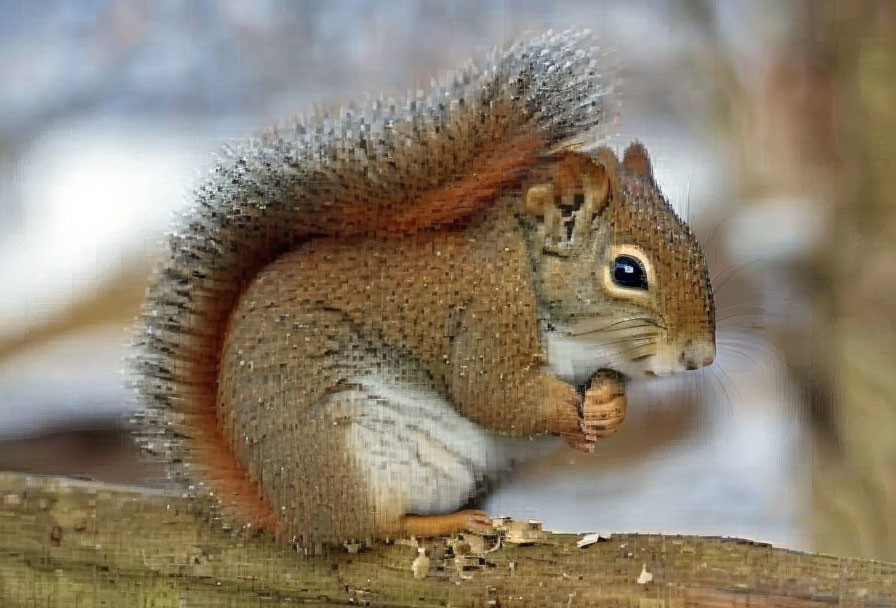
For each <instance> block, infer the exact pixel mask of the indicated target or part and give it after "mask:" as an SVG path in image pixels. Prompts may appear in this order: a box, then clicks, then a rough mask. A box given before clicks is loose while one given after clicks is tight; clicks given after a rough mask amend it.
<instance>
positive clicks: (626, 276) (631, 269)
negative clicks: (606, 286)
mask: <svg viewBox="0 0 896 608" xmlns="http://www.w3.org/2000/svg"><path fill="white" fill-rule="evenodd" d="M613 282H614V283H616V284H617V285H619V286H620V287H631V288H633V289H647V273H646V272H644V267H643V266H642V265H641V262H640V261H638V259H637V258H633V257H632V256H630V255H620V256H619V257H617V258H616V259H615V260H613Z"/></svg>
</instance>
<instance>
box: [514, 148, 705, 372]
mask: <svg viewBox="0 0 896 608" xmlns="http://www.w3.org/2000/svg"><path fill="white" fill-rule="evenodd" d="M549 167H550V168H549V177H548V179H546V180H545V181H539V182H537V183H533V184H530V185H529V187H528V188H527V189H526V190H525V192H524V197H523V200H524V212H523V217H524V218H526V224H527V226H528V228H529V229H528V230H527V234H528V238H529V245H530V252H531V255H532V261H533V265H534V267H535V274H536V281H537V282H538V283H539V285H538V294H539V298H540V306H541V309H542V311H543V313H542V315H543V319H542V321H543V324H544V329H545V333H546V339H547V342H548V349H549V351H553V352H549V358H551V359H556V358H557V357H560V358H566V359H567V367H569V368H572V370H573V371H572V372H569V371H567V373H566V374H565V375H567V376H572V377H574V379H575V380H576V381H578V382H581V381H584V380H585V379H586V377H587V376H588V375H589V374H591V373H593V372H594V371H595V370H596V369H600V368H610V369H615V370H616V371H619V372H621V373H624V374H640V373H647V374H655V375H666V374H671V373H674V372H678V371H684V370H692V369H697V368H699V367H702V366H705V365H709V364H710V363H712V361H713V359H714V358H715V350H716V349H715V307H714V304H713V297H712V287H711V285H710V282H709V273H708V271H707V268H706V260H705V259H704V256H703V252H702V251H701V249H700V245H699V244H698V243H697V240H696V238H695V237H694V234H693V233H692V232H691V230H690V228H688V226H687V224H685V223H684V222H683V221H682V220H681V219H680V218H679V217H678V216H677V215H676V214H675V212H674V211H673V210H672V208H671V207H670V206H669V203H668V202H667V201H666V199H665V198H664V197H663V195H662V193H661V192H660V190H659V188H658V187H657V185H656V182H655V180H654V178H653V173H652V169H651V164H650V159H649V158H648V155H647V151H646V150H645V148H644V146H643V145H641V144H640V143H633V144H631V145H630V146H629V147H628V149H627V150H626V151H625V154H624V156H623V159H622V162H620V161H619V160H618V158H617V157H616V156H615V154H613V152H612V151H611V150H610V149H608V148H600V149H598V150H597V151H596V152H595V153H594V154H583V153H578V152H568V151H567V152H561V153H560V154H559V157H558V158H557V159H555V160H552V161H551V162H550V164H549Z"/></svg>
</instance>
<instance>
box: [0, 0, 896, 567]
mask: <svg viewBox="0 0 896 608" xmlns="http://www.w3.org/2000/svg"><path fill="white" fill-rule="evenodd" d="M569 26H581V27H588V28H591V29H592V30H593V31H594V33H595V35H596V36H597V38H598V40H599V42H600V43H601V44H602V45H603V46H604V48H605V49H606V50H608V51H609V54H608V56H607V65H608V68H609V69H611V70H613V71H615V73H616V74H617V75H618V77H619V78H620V79H621V86H620V89H619V93H618V101H619V103H620V108H621V110H620V120H619V122H618V124H617V125H614V126H613V127H612V128H611V129H609V130H608V133H607V138H608V139H607V141H608V143H610V145H612V146H615V147H616V148H617V149H620V148H621V147H622V146H623V145H625V144H626V143H627V142H628V141H630V140H631V139H635V138H637V139H640V140H642V141H644V142H645V143H646V144H647V147H648V149H649V150H650V151H651V154H652V158H653V161H654V165H655V171H656V174H657V178H658V181H659V183H660V184H661V186H662V188H663V190H664V192H665V193H666V195H667V196H668V197H669V198H670V199H671V201H672V203H673V205H674V206H676V208H677V209H678V210H679V212H680V213H681V215H683V216H684V217H685V218H686V219H687V220H688V221H689V222H690V223H691V225H692V227H693V228H694V230H695V231H696V233H697V235H698V238H700V240H701V242H702V243H703V246H704V250H705V252H706V254H707V257H708V258H709V264H710V269H711V273H712V276H713V281H714V287H715V290H716V298H717V307H718V323H719V332H718V341H719V356H718V358H717V362H716V363H715V364H714V365H713V366H712V367H710V368H707V369H705V370H701V371H700V372H693V373H689V374H687V375H683V376H681V377H680V378H673V379H670V380H657V381H651V382H647V381H643V380H638V381H636V382H633V383H632V385H631V386H630V388H629V419H628V420H627V421H626V424H625V425H624V426H623V428H622V430H621V431H620V432H619V434H618V435H617V436H615V437H613V438H611V439H608V440H605V441H603V442H602V443H600V444H598V448H597V451H596V453H595V454H594V455H592V456H583V455H580V454H578V453H575V452H572V451H571V450H568V449H566V448H563V447H561V446H558V447H557V449H556V450H554V451H553V452H552V454H551V456H549V457H548V458H546V459H543V460H540V461H538V462H537V463H534V464H533V465H531V466H529V467H527V468H526V469H524V470H523V471H521V472H520V474H519V475H518V476H516V477H515V478H513V480H511V481H510V482H508V483H507V484H505V485H504V486H502V487H501V488H500V489H499V490H498V491H497V492H496V493H494V494H493V495H492V496H490V497H489V499H488V503H487V505H486V506H487V508H488V509H489V511H490V512H492V513H493V514H498V513H499V512H500V513H506V514H509V515H513V516H516V517H538V518H541V519H543V520H544V521H545V525H546V526H547V527H550V528H553V529H560V530H567V531H588V530H605V531H614V530H618V531H623V530H625V531H638V532H653V531H660V532H667V533H676V532H680V533H699V534H717V535H738V536H746V537H750V538H754V539H760V540H767V541H772V542H775V543H777V544H781V545H784V546H789V547H793V548H798V549H807V550H817V551H823V552H828V553H835V554H839V555H849V556H864V557H874V558H878V559H888V560H896V374H894V371H896V370H894V363H896V356H894V355H896V171H893V170H892V169H891V168H890V162H892V161H893V160H894V159H896V137H894V134H896V130H894V128H896V3H893V2H886V1H884V2H879V3H874V2H847V1H845V0H844V1H842V2H833V1H810V0H805V1H793V2H786V3H782V2H771V1H749V0H744V1H731V2H716V1H709V0H707V1H701V0H661V1H659V0H657V1H654V2H638V1H634V0H625V1H620V2H617V1H612V0H605V1H594V0H582V1H574V0H568V1H558V2H541V1H535V0H530V1H519V2H516V1H511V0H479V1H471V2H463V1H454V2H423V1H420V2H414V1H410V0H408V1H402V2H394V3H393V2H389V3H385V2H383V3H374V2H365V1H362V0H328V1H326V2H324V1H318V0H308V1H305V2H288V1H286V0H256V1H253V2H243V1H241V0H221V1H217V2H212V1H201V2H200V1H196V2H171V1H161V0H160V1H156V2H142V1H137V0H78V1H75V0H71V1H68V2H58V1H56V2H54V1H47V2H41V3H33V2H26V1H12V0H3V1H0V74H2V78H0V470H3V469H6V470H15V471H28V472H33V473H46V474H69V475H78V476H83V477H87V478H91V479H98V480H103V481H110V482H120V483H132V484H140V483H148V481H147V480H151V479H154V478H158V476H159V475H160V471H159V470H157V467H155V466H154V465H152V464H147V463H144V462H141V461H140V459H139V458H138V455H137V452H136V449H135V448H134V446H133V443H132V442H131V440H130V438H129V435H128V432H127V430H126V420H127V418H128V416H129V414H130V413H131V412H133V411H134V409H135V408H138V407H139V404H137V403H136V402H135V400H134V398H133V395H132V394H131V393H130V392H129V391H128V390H127V389H126V388H124V382H123V377H122V375H121V369H122V367H123V365H122V357H123V355H124V354H125V353H126V346H125V345H126V343H127V341H128V339H129V327H130V324H131V321H132V319H133V318H134V316H135V315H136V313H137V310H138V307H139V303H140V299H141V297H142V294H143V290H144V287H145V282H146V278H147V276H148V274H149V269H150V268H151V266H152V263H153V261H154V259H155V258H156V256H157V255H158V254H159V252H160V250H161V248H160V239H161V235H162V233H163V232H164V230H165V229H166V227H167V225H168V224H169V222H170V220H171V214H172V213H174V212H177V210H179V209H182V208H184V207H186V206H187V205H188V204H189V198H188V196H187V194H188V193H189V189H190V187H191V185H192V184H194V183H195V182H196V180H198V179H200V178H201V175H202V173H203V172H204V171H205V170H207V169H208V168H209V167H210V166H211V164H212V162H213V153H214V152H215V151H216V150H217V149H219V148H220V146H221V145H222V144H225V143H227V142H233V141H238V140H239V139H240V138H242V137H244V136H246V135H248V134H251V133H253V132H254V131H256V130H258V129H260V128H262V127H264V126H267V125H271V124H276V123H278V122H284V121H286V120H287V119H289V118H290V117H291V116H293V115H295V114H299V113H302V112H304V111H306V110H308V109H309V108H311V107H313V106H314V105H315V104H317V105H332V104H334V103H338V101H339V100H347V99H352V98H355V97H358V96H359V95H360V94H363V93H365V92H368V93H374V94H376V93H379V92H381V91H386V92H392V93H398V94H400V93H402V92H403V91H404V90H406V89H408V88H412V87H415V86H419V85H424V86H425V85H428V83H429V79H430V77H431V76H433V75H435V74H437V73H438V72H439V71H441V70H445V69H450V68H452V67H455V66H456V65H457V64H458V63H460V62H463V61H465V60H467V59H468V58H470V57H474V58H479V59H481V58H483V57H484V56H485V55H486V54H487V53H488V52H489V51H490V50H491V49H492V48H494V47H495V46H500V45H504V44H507V43H508V42H510V41H512V40H513V39H515V38H517V37H518V36H520V35H522V34H523V33H524V32H526V31H542V30H545V29H548V28H553V29H562V28H566V27H569Z"/></svg>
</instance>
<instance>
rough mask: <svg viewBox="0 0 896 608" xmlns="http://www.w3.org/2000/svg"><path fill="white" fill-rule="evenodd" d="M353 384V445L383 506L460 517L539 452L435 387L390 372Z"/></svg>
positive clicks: (350, 440)
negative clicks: (464, 410)
mask: <svg viewBox="0 0 896 608" xmlns="http://www.w3.org/2000/svg"><path fill="white" fill-rule="evenodd" d="M351 382H352V383H353V384H357V385H360V388H359V389H358V390H356V391H352V392H353V393H355V394H354V395H353V396H352V401H353V402H355V403H356V404H357V405H358V406H359V407H352V408H351V409H352V414H351V416H350V419H351V422H352V423H351V424H350V425H349V428H348V430H347V446H348V448H349V450H350V453H352V454H353V455H354V458H355V462H356V464H357V466H358V468H359V470H360V472H361V474H362V475H366V477H367V482H368V484H369V485H368V487H369V488H370V490H371V492H372V493H373V494H374V503H375V504H377V505H383V506H384V507H387V508H392V509H395V508H398V509H403V512H405V513H417V514H421V515H427V514H436V513H450V512H453V511H456V510H458V509H459V508H461V507H463V506H464V505H466V504H467V503H468V502H469V501H470V500H471V499H472V498H474V497H475V496H476V495H477V494H478V493H479V491H480V490H481V489H482V486H483V483H484V482H485V481H486V480H488V479H497V478H498V477H499V476H500V475H501V474H502V473H503V472H505V471H506V470H508V469H509V467H510V465H511V464H512V462H513V461H515V460H519V458H520V457H521V456H523V455H525V454H527V453H529V452H532V451H533V450H532V447H533V445H532V442H531V441H530V440H528V439H515V438H509V437H503V436H500V435H498V434H496V433H493V432H491V431H488V430H486V429H484V428H482V427H481V426H479V425H478V424H476V423H475V422H472V421H471V420H468V419H467V418H465V417H464V416H462V415H461V414H459V413H458V412H457V411H456V409H455V408H454V406H453V405H452V404H451V403H450V402H449V401H448V400H447V399H445V397H444V396H442V395H441V394H440V393H439V392H438V391H436V390H434V389H431V388H429V387H426V386H423V387H421V386H417V385H414V384H412V383H410V382H407V381H404V382H402V381H401V379H400V378H396V377H395V376H394V375H392V374H388V373H387V374H383V375H365V376H360V377H356V378H352V379H351ZM343 396H345V394H344V393H343Z"/></svg>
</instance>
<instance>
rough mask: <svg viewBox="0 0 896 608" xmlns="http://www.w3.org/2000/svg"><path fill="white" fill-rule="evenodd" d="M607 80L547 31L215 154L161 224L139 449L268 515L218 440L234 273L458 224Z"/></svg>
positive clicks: (516, 173) (574, 39) (597, 103)
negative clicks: (293, 253) (345, 239)
mask: <svg viewBox="0 0 896 608" xmlns="http://www.w3.org/2000/svg"><path fill="white" fill-rule="evenodd" d="M613 86H614V83H613V81H612V80H611V79H608V78H607V77H606V75H605V74H604V73H603V72H602V71H601V67H600V58H599V57H598V56H597V51H596V50H595V49H594V48H593V43H592V40H591V37H590V35H589V34H588V33H587V32H566V33H563V34H559V35H553V34H550V33H549V34H547V35H544V36H541V37H537V38H534V39H530V40H526V41H525V42H521V43H517V44H516V45H514V46H512V47H511V48H510V49H508V50H507V51H504V52H500V53H496V54H495V55H494V57H493V58H492V60H491V61H490V62H488V63H487V64H486V66H485V67H483V68H481V69H477V68H475V67H468V68H466V69H464V70H462V71H460V72H458V73H457V74H455V75H452V76H451V77H450V78H449V79H445V81H444V82H442V83H440V84H435V85H433V86H432V88H431V89H429V90H428V91H426V92H425V93H418V94H417V95H415V96H410V97H408V98H406V99H404V100H402V101H400V102H396V101H382V100H381V101H376V102H374V103H372V104H370V105H369V107H366V108H362V109H358V110H356V109H352V108H349V109H345V110H343V111H342V113H341V115H340V116H338V117H335V118H331V117H326V116H317V117H314V118H311V119H309V120H308V121H306V122H304V123H302V124H299V125H297V126H295V127H292V128H288V129H280V130H277V131H273V132H271V133H268V134H265V135H263V136H261V137H259V138H257V139H253V140H250V141H248V142H246V143H245V144H244V145H242V146H239V147H236V148H234V149H228V150H226V151H225V154H224V157H223V158H222V159H221V160H220V161H219V162H218V164H217V166H216V167H215V168H214V170H213V171H212V173H211V175H210V177H209V178H208V179H207V180H206V181H205V182H204V183H203V184H202V185H200V186H199V187H198V188H197V190H196V192H195V206H194V207H193V208H192V209H191V210H190V211H189V212H187V213H186V214H185V216H184V218H183V221H182V222H180V223H179V224H178V225H177V226H176V227H175V228H174V230H173V231H172V232H171V233H170V234H169V236H168V240H167V248H166V251H165V259H164V260H163V262H162V263H161V265H160V266H159V267H158V269H157V270H156V272H155V275H154V281H153V284H152V286H151V287H150V288H149V290H148V293H147V297H146V302H145V304H144V307H143V312H142V315H141V318H140V321H139V324H138V329H137V333H136V338H135V345H136V352H137V354H136V355H135V356H134V357H133V365H132V368H133V371H134V372H135V373H136V376H137V382H136V384H137V387H138V391H139V393H140V395H141V397H142V401H143V403H144V404H145V406H146V409H145V410H144V412H143V413H142V414H141V415H140V418H141V421H140V423H139V425H140V436H141V439H142V445H143V447H144V448H145V449H147V450H149V451H150V452H151V453H154V454H157V455H158V457H160V458H162V459H164V460H166V461H167V462H168V463H170V464H171V465H172V466H171V467H170V474H171V476H172V477H173V478H174V479H175V480H178V481H187V480H190V481H196V480H197V478H198V479H202V480H203V481H204V482H206V484H207V485H208V488H209V489H210V490H212V491H215V492H216V494H217V495H218V496H219V497H221V496H220V495H221V493H222V492H223V493H225V494H229V495H230V496H226V495H225V496H223V497H222V498H224V499H225V500H226V501H228V502H235V503H236V504H239V505H242V507H243V510H244V511H245V514H246V515H248V516H250V517H251V520H254V521H259V522H264V521H265V519H266V518H268V516H269V515H270V514H269V513H268V510H267V507H266V505H265V503H264V501H263V500H262V499H260V497H259V496H258V493H257V489H256V488H255V487H254V485H253V484H251V483H250V482H249V481H248V479H247V478H246V476H245V475H244V474H242V472H241V467H240V466H239V465H238V463H237V462H236V461H235V459H234V457H233V456H232V454H231V452H230V449H229V446H227V445H225V444H224V442H223V441H222V439H221V438H220V434H219V433H218V430H217V414H216V409H215V399H216V385H217V367H218V359H219V354H220V349H221V344H222V340H223V337H224V334H225V331H226V324H227V321H228V318H229V315H230V312H231V310H232V309H233V308H234V306H235V303H236V301H237V298H238V297H239V295H240V292H241V290H242V289H243V287H244V285H245V284H246V282H247V281H249V280H251V279H252V277H253V276H254V275H255V274H256V273H257V272H258V270H259V269H261V268H262V267H264V266H265V265H266V264H268V263H270V262H271V261H272V260H273V259H274V258H276V257H277V256H278V255H280V254H282V253H283V252H285V251H288V250H290V249H292V248H294V247H296V246H297V245H298V244H300V243H302V242H303V241H305V240H307V239H309V238H313V237H315V236H325V235H331V236H341V235H353V234H362V233H365V234H367V233H369V234H384V235H386V234H396V235H401V234H410V233H414V232H416V231H419V230H422V229H430V228H437V227H438V226H444V225H449V224H452V223H455V222H457V221H459V220H462V219H463V218H464V217H467V216H469V215H470V214H471V213H473V212H475V211H476V210H477V209H479V208H481V207H483V206H485V205H487V204H488V203H489V202H490V201H492V200H494V199H495V198H496V197H497V195H498V194H500V192H501V191H502V190H503V189H505V188H507V187H508V186H513V185H515V184H517V183H518V182H519V181H520V179H521V177H522V174H523V172H524V171H525V169H526V168H527V167H529V166H531V165H532V164H533V163H534V162H536V160H537V159H538V157H539V156H540V155H542V154H543V153H544V152H545V151H547V150H548V149H550V148H551V147H552V146H556V145H558V144H565V143H567V142H572V141H575V140H576V139H577V138H581V137H584V136H586V135H587V134H588V133H589V132H591V131H593V130H594V129H595V128H596V127H598V126H599V125H603V124H604V123H605V122H606V121H607V118H608V117H609V116H610V115H612V111H611V110H610V104H609V99H611V98H610V93H611V90H612V88H613ZM196 467H199V468H200V470H199V471H198V472H196V473H195V474H194V473H193V472H192V471H191V470H190V469H191V468H196ZM247 510H248V511H247ZM249 511H251V512H249Z"/></svg>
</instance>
